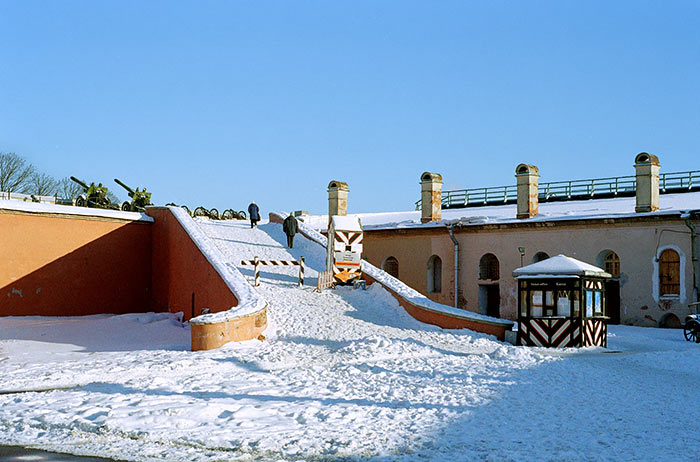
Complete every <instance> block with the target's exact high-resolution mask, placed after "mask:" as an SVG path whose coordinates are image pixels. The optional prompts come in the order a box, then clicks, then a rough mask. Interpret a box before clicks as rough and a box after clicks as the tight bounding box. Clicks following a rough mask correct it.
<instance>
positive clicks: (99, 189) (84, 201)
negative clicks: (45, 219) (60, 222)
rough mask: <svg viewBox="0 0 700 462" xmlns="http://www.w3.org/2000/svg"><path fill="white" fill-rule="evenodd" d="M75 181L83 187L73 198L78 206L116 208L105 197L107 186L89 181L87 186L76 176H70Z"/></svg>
mask: <svg viewBox="0 0 700 462" xmlns="http://www.w3.org/2000/svg"><path fill="white" fill-rule="evenodd" d="M70 179H71V180H73V181H74V182H75V183H78V184H79V185H80V186H81V187H82V188H83V193H82V194H81V195H80V196H78V198H77V199H75V205H76V206H78V207H92V208H100V209H116V208H117V206H115V205H114V204H112V202H110V200H109V198H108V197H107V187H105V186H102V183H99V184H98V185H97V186H95V183H90V186H88V185H87V184H86V183H85V182H84V181H80V180H79V179H77V178H76V177H74V176H72V177H70Z"/></svg>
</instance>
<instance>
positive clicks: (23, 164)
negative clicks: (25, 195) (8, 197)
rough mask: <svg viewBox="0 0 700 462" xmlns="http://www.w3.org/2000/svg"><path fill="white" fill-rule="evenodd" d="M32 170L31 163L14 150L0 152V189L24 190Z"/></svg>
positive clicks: (9, 190)
mask: <svg viewBox="0 0 700 462" xmlns="http://www.w3.org/2000/svg"><path fill="white" fill-rule="evenodd" d="M34 171H35V170H34V166H33V165H32V164H28V163H27V161H26V160H24V159H23V158H21V157H20V156H18V155H17V154H15V153H14V152H8V153H2V152H0V191H4V192H8V193H11V192H24V191H26V190H27V187H28V186H29V180H30V179H31V177H32V175H33V174H34Z"/></svg>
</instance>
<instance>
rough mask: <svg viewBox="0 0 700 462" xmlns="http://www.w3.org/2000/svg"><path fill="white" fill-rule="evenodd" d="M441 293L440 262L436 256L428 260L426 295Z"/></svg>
mask: <svg viewBox="0 0 700 462" xmlns="http://www.w3.org/2000/svg"><path fill="white" fill-rule="evenodd" d="M439 292H442V260H440V257H438V256H437V255H433V256H432V257H430V258H429V259H428V293H439Z"/></svg>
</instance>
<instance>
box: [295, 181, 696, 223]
mask: <svg viewBox="0 0 700 462" xmlns="http://www.w3.org/2000/svg"><path fill="white" fill-rule="evenodd" d="M635 205H636V198H635V197H634V196H633V197H618V198H613V199H592V200H580V201H563V202H545V203H540V204H539V213H538V215H537V216H535V217H532V218H525V219H518V218H516V217H515V215H516V209H517V206H516V204H509V205H499V206H484V207H470V208H462V209H446V210H443V211H442V218H443V219H442V220H441V221H437V222H430V223H424V224H423V223H421V222H420V217H421V212H420V211H413V210H412V211H410V212H381V213H357V214H350V215H348V216H353V217H358V218H360V220H361V221H362V227H363V229H364V230H365V231H371V230H379V229H396V228H418V229H422V228H435V227H444V226H445V225H447V224H450V223H456V222H459V223H461V224H462V225H463V226H479V225H489V224H515V223H538V222H552V221H572V220H574V221H575V220H595V219H625V218H635V217H650V216H668V217H671V216H676V217H680V215H681V214H683V213H684V212H687V211H689V210H700V191H697V192H688V193H677V194H664V195H661V196H660V198H659V210H657V211H656V212H648V213H636V212H635V211H634V208H635ZM305 223H307V224H309V225H311V226H312V227H314V228H315V229H325V228H326V226H327V224H328V216H327V215H310V216H309V217H306V218H305Z"/></svg>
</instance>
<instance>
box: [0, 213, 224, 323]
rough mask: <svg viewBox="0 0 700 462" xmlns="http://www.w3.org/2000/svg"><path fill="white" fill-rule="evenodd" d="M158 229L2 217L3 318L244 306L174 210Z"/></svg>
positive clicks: (106, 221) (105, 221)
mask: <svg viewBox="0 0 700 462" xmlns="http://www.w3.org/2000/svg"><path fill="white" fill-rule="evenodd" d="M147 213H148V215H150V216H151V217H153V218H154V220H155V222H148V221H143V220H128V219H123V218H111V217H106V216H83V215H74V214H69V213H32V212H24V211H18V210H6V209H2V210H0V235H1V236H2V237H1V238H0V287H1V291H0V316H28V315H38V316H82V315H90V314H100V313H112V314H122V313H136V312H146V311H171V312H173V313H176V312H179V311H182V312H183V313H184V315H185V316H184V318H185V319H190V318H192V317H193V316H198V315H199V314H201V312H202V309H203V308H209V309H210V310H211V312H212V313H215V312H218V311H225V310H228V309H230V308H231V307H233V306H236V305H238V300H236V297H235V296H234V294H233V293H232V292H231V289H230V288H229V287H228V286H227V285H226V283H225V282H224V280H223V279H222V277H221V276H220V275H219V274H218V272H217V271H216V270H215V269H214V267H213V266H212V265H211V264H210V263H209V261H208V260H207V259H206V257H205V256H204V255H203V254H202V253H201V252H200V250H199V249H198V248H197V246H196V244H195V243H194V242H193V241H192V238H191V237H190V236H189V234H187V232H186V231H185V229H184V228H183V227H182V225H181V224H180V223H179V222H178V221H177V219H176V218H175V216H174V215H173V214H172V212H171V211H170V210H169V209H167V208H149V209H148V212H147Z"/></svg>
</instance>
